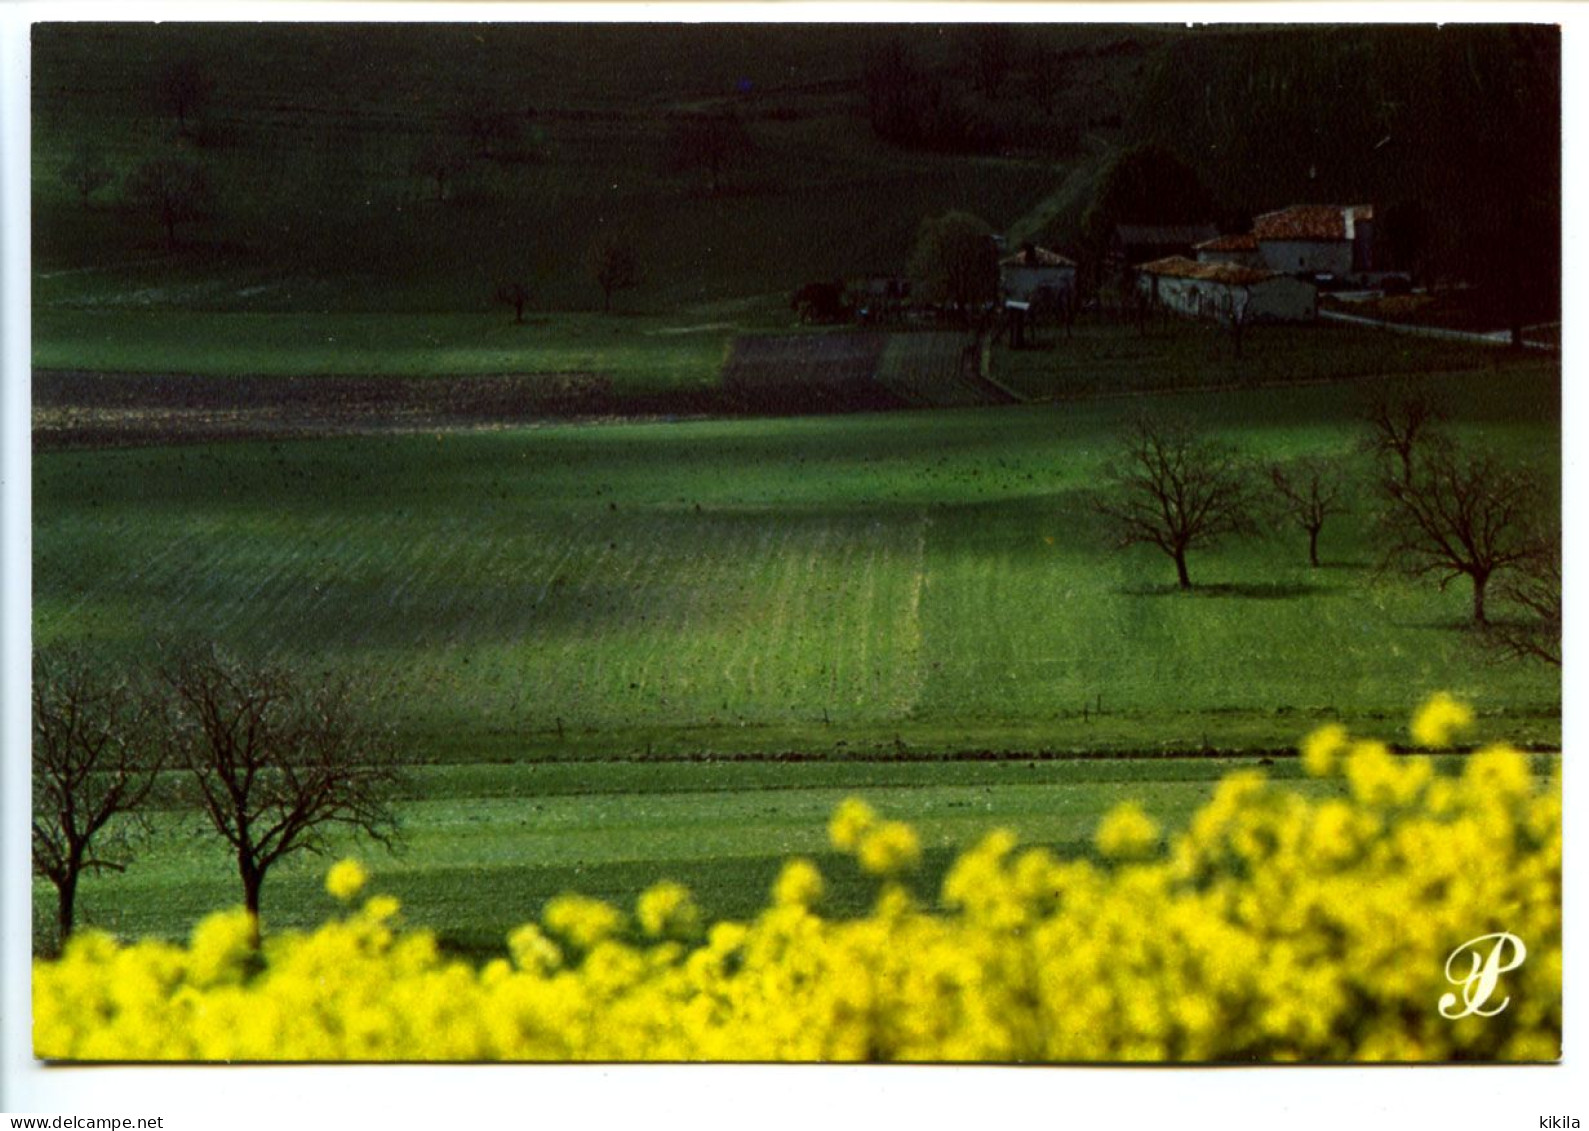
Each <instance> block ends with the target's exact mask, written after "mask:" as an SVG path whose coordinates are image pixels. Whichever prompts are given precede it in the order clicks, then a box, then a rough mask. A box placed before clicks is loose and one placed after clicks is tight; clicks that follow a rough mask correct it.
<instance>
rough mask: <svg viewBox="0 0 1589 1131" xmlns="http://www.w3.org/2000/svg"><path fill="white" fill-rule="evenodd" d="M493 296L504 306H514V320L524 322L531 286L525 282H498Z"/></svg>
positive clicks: (518, 323)
mask: <svg viewBox="0 0 1589 1131" xmlns="http://www.w3.org/2000/svg"><path fill="white" fill-rule="evenodd" d="M493 297H494V298H495V299H496V301H497V302H499V303H501V304H502V305H503V306H511V307H512V308H513V321H514V323H515V324H517V325H523V323H524V307H525V304H527V303H528V302H529V301H530V288H529V286H528V285H526V284H524V283H516V282H514V283H498V284H497V289H496V291H495V292H494V295H493Z"/></svg>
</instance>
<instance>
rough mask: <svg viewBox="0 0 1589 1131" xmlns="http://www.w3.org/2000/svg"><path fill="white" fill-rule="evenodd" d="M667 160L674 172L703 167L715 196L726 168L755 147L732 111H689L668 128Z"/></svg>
mask: <svg viewBox="0 0 1589 1131" xmlns="http://www.w3.org/2000/svg"><path fill="white" fill-rule="evenodd" d="M667 144H668V164H669V168H670V169H672V170H673V171H674V172H693V171H698V170H704V171H705V172H706V174H707V178H708V182H709V184H710V186H711V194H712V195H713V196H716V195H717V193H718V190H719V189H721V187H722V183H723V178H724V176H725V174H726V173H727V172H728V170H729V168H730V167H731V166H734V165H738V164H740V163H742V162H744V161H745V160H746V159H748V158H749V157H750V155H751V154H752V153H754V152H755V151H756V143H755V142H754V141H752V140H751V136H750V131H749V130H747V129H746V128H745V125H744V123H743V122H741V121H740V120H739V118H738V116H736V115H734V114H692V115H690V116H688V117H685V118H681V119H680V120H679V121H677V122H675V123H674V125H673V128H672V129H670V130H669V131H668V142H667Z"/></svg>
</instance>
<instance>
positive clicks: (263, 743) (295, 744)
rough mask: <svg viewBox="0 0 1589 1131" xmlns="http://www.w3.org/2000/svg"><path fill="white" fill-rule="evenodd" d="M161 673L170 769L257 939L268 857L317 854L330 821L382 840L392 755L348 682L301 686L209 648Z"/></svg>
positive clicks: (387, 839)
mask: <svg viewBox="0 0 1589 1131" xmlns="http://www.w3.org/2000/svg"><path fill="white" fill-rule="evenodd" d="M164 674H165V679H166V682H167V684H168V685H169V687H170V690H171V694H172V700H173V707H174V711H173V713H174V719H173V722H174V724H175V734H176V745H177V751H178V755H179V761H180V764H181V765H183V766H184V767H185V768H186V769H187V771H188V774H189V775H190V777H191V780H192V783H193V786H194V789H195V792H196V794H197V799H198V802H199V804H200V807H201V808H202V809H203V811H204V814H205V816H206V817H208V818H209V821H210V824H211V825H213V826H214V828H215V831H216V832H218V833H219V834H220V835H221V837H222V838H223V839H224V840H225V841H226V842H227V844H229V845H230V846H231V848H232V850H233V852H234V853H235V855H236V859H237V870H238V875H239V877H240V878H241V880H242V882H243V902H244V906H245V907H246V908H247V909H248V911H249V913H250V914H251V915H252V916H253V917H254V923H255V928H254V929H255V934H256V938H257V936H258V930H259V926H258V924H259V907H260V890H261V888H262V887H263V886H264V883H265V876H266V874H267V873H268V872H269V870H270V869H271V867H273V866H274V865H275V864H276V863H277V862H278V861H280V860H282V859H283V858H285V857H287V856H290V855H292V854H293V853H295V852H301V851H310V852H319V851H323V850H324V849H325V837H326V833H327V832H328V831H330V829H332V828H333V827H335V826H342V827H344V828H348V829H351V830H353V831H354V832H355V833H357V834H362V835H365V836H368V837H370V838H371V839H372V840H375V841H376V842H378V843H380V844H382V845H384V846H386V847H387V848H389V849H390V848H391V847H392V846H393V844H394V838H395V837H396V834H397V826H396V818H395V816H394V814H393V811H392V808H391V804H390V799H391V795H392V792H393V789H394V787H395V786H396V784H397V781H398V771H397V764H396V761H395V753H394V750H393V747H392V744H391V742H390V741H389V739H388V738H387V736H386V734H385V733H384V732H383V731H382V730H381V729H379V728H378V727H377V726H375V725H374V724H371V723H369V722H367V721H365V717H364V715H363V714H361V708H364V709H367V708H368V704H367V703H362V702H360V701H359V697H358V694H357V691H358V689H357V687H356V685H355V684H354V683H353V682H351V681H350V680H348V679H345V678H342V677H331V678H325V679H315V680H313V681H311V680H309V679H308V678H307V677H306V676H305V675H303V674H302V673H299V672H295V671H293V670H291V669H288V668H286V667H280V666H265V665H254V664H248V663H244V662H241V661H238V660H235V659H233V658H231V657H229V656H227V655H225V654H223V653H222V652H220V651H219V650H218V649H216V648H213V647H211V648H206V649H203V650H200V651H195V652H190V653H187V654H185V655H182V656H180V657H179V658H177V659H176V660H175V661H174V662H172V663H171V664H170V665H169V666H168V667H167V668H166V669H165V673H164Z"/></svg>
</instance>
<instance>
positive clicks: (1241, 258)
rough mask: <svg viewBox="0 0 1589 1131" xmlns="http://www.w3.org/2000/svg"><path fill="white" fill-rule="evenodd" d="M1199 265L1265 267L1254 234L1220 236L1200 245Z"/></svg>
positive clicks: (1198, 246)
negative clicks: (1218, 264) (1229, 264)
mask: <svg viewBox="0 0 1589 1131" xmlns="http://www.w3.org/2000/svg"><path fill="white" fill-rule="evenodd" d="M1193 250H1194V251H1196V252H1197V261H1198V262H1199V263H1234V264H1236V266H1238V267H1264V266H1265V264H1264V261H1263V253H1262V252H1260V251H1259V250H1258V237H1257V236H1254V235H1253V234H1252V233H1250V232H1249V233H1247V234H1245V235H1235V236H1219V237H1217V238H1215V239H1211V240H1204V241H1203V242H1202V243H1200V244H1198V245H1197V246H1196V247H1195V248H1193Z"/></svg>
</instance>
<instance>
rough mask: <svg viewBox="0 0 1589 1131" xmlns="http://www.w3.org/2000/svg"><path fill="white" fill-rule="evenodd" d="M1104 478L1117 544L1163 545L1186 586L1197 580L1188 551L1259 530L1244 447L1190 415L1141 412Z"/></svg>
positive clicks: (1102, 504)
mask: <svg viewBox="0 0 1589 1131" xmlns="http://www.w3.org/2000/svg"><path fill="white" fill-rule="evenodd" d="M1104 478H1105V480H1106V482H1107V483H1108V485H1109V491H1108V493H1107V494H1106V495H1104V496H1103V497H1101V498H1100V499H1099V500H1098V501H1097V503H1096V507H1097V509H1098V512H1099V513H1100V514H1102V515H1103V516H1104V517H1106V518H1108V519H1109V520H1110V521H1111V523H1112V525H1113V527H1114V529H1115V533H1116V536H1117V540H1118V544H1119V545H1120V546H1121V547H1122V548H1124V547H1126V546H1132V545H1136V544H1139V543H1145V544H1147V545H1151V546H1157V547H1158V548H1159V549H1160V550H1161V551H1163V552H1164V553H1165V554H1166V555H1167V556H1168V557H1169V558H1170V559H1171V560H1172V561H1173V562H1174V563H1175V575H1176V579H1177V581H1178V582H1179V583H1180V587H1181V588H1182V589H1190V588H1191V587H1192V579H1191V575H1190V574H1189V573H1188V572H1187V568H1186V555H1187V553H1188V552H1189V551H1191V550H1194V549H1198V548H1200V547H1206V546H1212V545H1214V544H1216V543H1217V542H1219V541H1221V540H1222V539H1224V538H1227V537H1231V536H1235V535H1244V534H1251V533H1254V532H1255V531H1256V529H1257V524H1256V522H1255V521H1254V518H1253V516H1254V513H1255V507H1256V499H1255V491H1254V486H1253V477H1252V473H1251V471H1250V470H1249V468H1248V466H1247V465H1246V464H1245V462H1244V461H1243V460H1242V458H1241V456H1240V454H1239V453H1238V452H1236V451H1235V449H1233V448H1231V447H1229V446H1227V445H1224V444H1221V443H1218V442H1216V441H1213V440H1208V439H1205V438H1203V437H1201V436H1199V435H1197V434H1196V433H1195V432H1194V431H1193V429H1192V428H1191V426H1190V425H1188V424H1187V423H1186V422H1184V421H1181V420H1173V419H1164V418H1160V417H1154V416H1150V415H1147V414H1143V415H1139V416H1137V417H1136V418H1135V419H1134V420H1132V421H1131V423H1130V424H1129V425H1127V427H1126V429H1125V431H1124V433H1123V435H1122V436H1121V439H1120V445H1119V452H1118V454H1117V455H1116V457H1115V459H1114V460H1113V461H1112V462H1111V463H1110V464H1109V465H1108V466H1107V467H1106V469H1105V471H1104Z"/></svg>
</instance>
